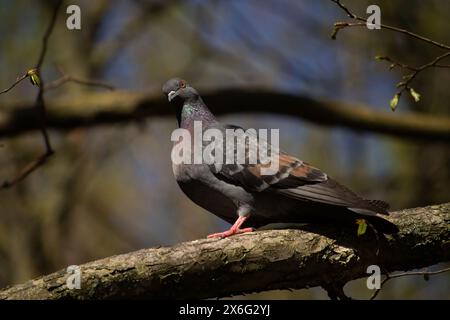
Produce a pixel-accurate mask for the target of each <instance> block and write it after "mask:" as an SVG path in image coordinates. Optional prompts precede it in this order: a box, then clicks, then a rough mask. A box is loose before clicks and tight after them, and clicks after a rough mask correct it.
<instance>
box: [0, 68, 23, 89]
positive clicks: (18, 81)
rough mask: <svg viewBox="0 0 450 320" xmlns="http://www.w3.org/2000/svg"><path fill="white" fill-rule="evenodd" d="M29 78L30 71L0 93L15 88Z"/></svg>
mask: <svg viewBox="0 0 450 320" xmlns="http://www.w3.org/2000/svg"><path fill="white" fill-rule="evenodd" d="M26 78H28V73H25V74H24V75H22V76H20V77H18V78H17V80H16V82H14V83H13V84H12V85H11V86H10V87H9V88H7V89H5V90H3V91H1V92H0V94H3V93H7V92H8V91H9V90H11V89H12V88H14V87H15V86H16V85H18V84H19V83H20V82H21V81H22V80H24V79H26Z"/></svg>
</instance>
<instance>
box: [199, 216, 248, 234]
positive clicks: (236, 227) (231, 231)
mask: <svg viewBox="0 0 450 320" xmlns="http://www.w3.org/2000/svg"><path fill="white" fill-rule="evenodd" d="M245 220H247V217H239V218H238V219H237V220H236V222H235V223H234V224H233V225H232V226H231V228H230V229H229V230H227V231H224V232H219V233H213V234H210V235H209V236H208V238H226V237H229V236H232V235H234V234H239V233H244V232H252V231H253V228H244V229H241V225H242V224H243V223H244V222H245Z"/></svg>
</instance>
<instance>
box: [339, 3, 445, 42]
mask: <svg viewBox="0 0 450 320" xmlns="http://www.w3.org/2000/svg"><path fill="white" fill-rule="evenodd" d="M331 1H332V2H334V3H336V4H337V5H338V6H339V7H340V8H341V9H342V10H343V11H344V12H345V13H346V14H347V16H348V17H349V18H351V19H354V20H358V21H362V22H364V23H346V22H337V24H341V25H337V26H336V24H335V26H336V27H338V28H339V27H361V26H366V23H367V19H365V18H363V17H361V16H358V15H356V14H355V13H353V12H351V11H350V9H348V8H347V7H346V6H344V5H343V4H342V3H341V1H340V0H331ZM344 24H346V25H344ZM380 27H381V28H382V29H387V30H390V31H394V32H398V33H403V34H405V35H408V36H410V37H412V38H415V39H418V40H421V41H423V42H426V43H428V44H432V45H434V46H436V47H439V48H441V49H447V50H450V46H449V45H447V44H444V43H440V42H437V41H435V40H432V39H429V38H427V37H424V36H421V35H420V34H417V33H414V32H411V31H408V30H405V29H402V28H398V27H394V26H390V25H387V24H383V23H381V24H380Z"/></svg>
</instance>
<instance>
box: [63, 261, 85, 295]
mask: <svg viewBox="0 0 450 320" xmlns="http://www.w3.org/2000/svg"><path fill="white" fill-rule="evenodd" d="M67 273H68V274H70V275H69V276H68V277H67V280H66V285H67V288H68V289H71V290H72V289H80V288H81V269H80V267H79V266H77V265H72V266H68V267H67Z"/></svg>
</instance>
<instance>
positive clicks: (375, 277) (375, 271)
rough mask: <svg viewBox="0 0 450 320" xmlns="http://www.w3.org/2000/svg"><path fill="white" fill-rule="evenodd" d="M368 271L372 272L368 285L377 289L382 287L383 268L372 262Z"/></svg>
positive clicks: (371, 288) (369, 287)
mask: <svg viewBox="0 0 450 320" xmlns="http://www.w3.org/2000/svg"><path fill="white" fill-rule="evenodd" d="M366 272H367V273H368V274H370V276H369V277H368V278H367V281H366V285H367V288H368V289H370V290H376V289H380V288H381V270H380V267H379V266H377V265H376V264H372V265H370V266H368V267H367V270H366Z"/></svg>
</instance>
